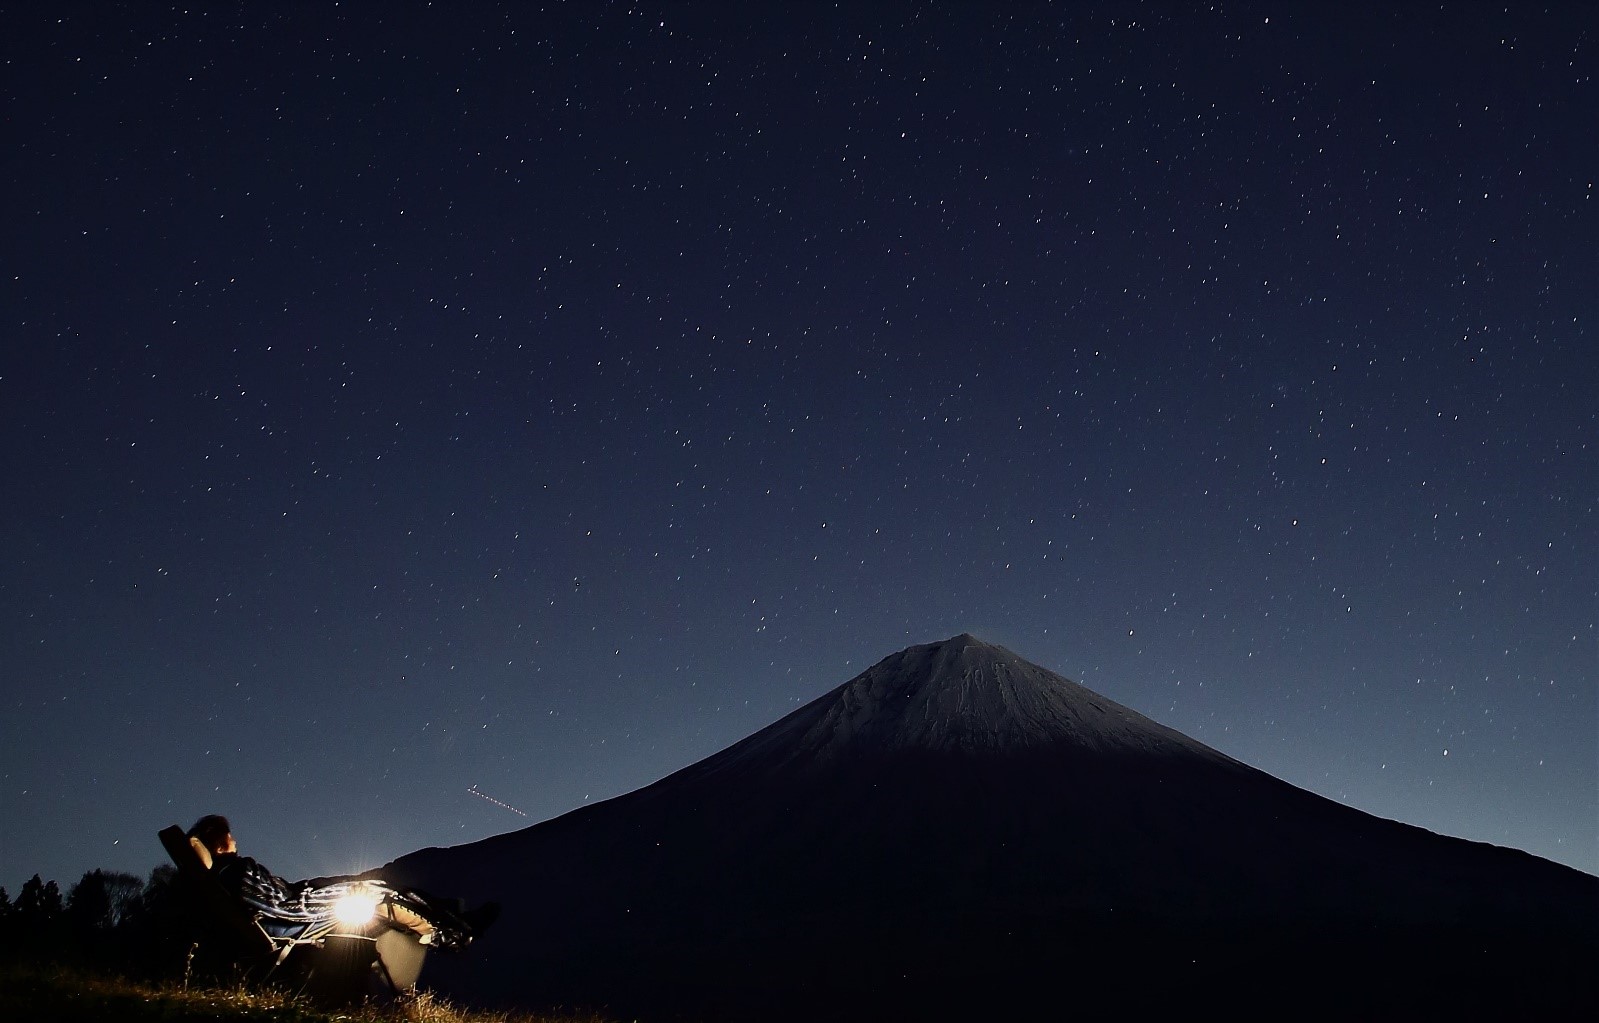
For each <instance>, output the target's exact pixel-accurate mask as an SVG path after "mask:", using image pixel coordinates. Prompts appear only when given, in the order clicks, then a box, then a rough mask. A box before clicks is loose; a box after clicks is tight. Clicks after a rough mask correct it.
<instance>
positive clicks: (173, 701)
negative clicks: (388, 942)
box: [0, 0, 1599, 895]
mask: <svg viewBox="0 0 1599 1023" xmlns="http://www.w3.org/2000/svg"><path fill="white" fill-rule="evenodd" d="M994 6H998V5H985V4H977V3H971V4H963V3H925V2H923V3H903V4H888V3H885V4H872V5H856V4H841V5H831V6H829V5H824V4H820V3H816V4H809V3H806V4H793V5H783V6H781V7H779V6H778V5H766V4H715V3H701V4H694V5H687V4H677V3H671V4H662V3H654V4H650V3H645V4H639V5H627V4H618V3H592V4H591V3H570V4H545V5H538V4H532V3H527V4H521V3H516V4H500V5H493V4H488V3H481V4H448V3H436V4H431V5H429V4H421V3H385V4H381V5H364V4H349V3H344V4H336V3H332V2H328V0H323V2H315V3H310V2H307V3H295V4H264V3H263V4H197V5H192V6H188V7H182V6H180V7H168V6H165V5H159V4H154V3H151V4H145V3H124V4H109V3H102V4H89V3H83V4H49V5H44V4H41V5H18V8H17V9H13V10H10V11H8V12H6V13H4V14H0V39H3V42H0V59H3V65H0V66H3V79H0V104H3V118H4V119H3V127H0V131H3V134H4V145H3V146H0V210H3V218H0V222H3V224H4V231H3V232H0V235H3V236H0V258H3V260H4V268H3V269H4V273H3V274H0V325H3V331H4V341H3V343H0V424H3V432H0V437H3V445H0V466H3V472H4V476H3V479H4V481H5V482H4V490H3V495H4V496H3V497H0V537H3V540H4V545H3V552H4V563H3V569H0V621H3V629H0V700H3V702H0V708H3V709H0V816H3V818H4V820H5V821H6V824H5V827H4V829H3V832H0V884H4V885H5V886H7V887H8V888H10V890H11V891H12V893H13V895H14V894H15V892H16V889H17V887H19V886H20V884H21V882H22V881H23V880H25V879H26V878H27V877H28V876H29V875H31V874H33V873H35V872H39V873H42V874H43V875H44V876H45V877H46V878H51V877H53V878H57V879H59V880H60V881H61V882H62V883H63V885H66V884H70V883H71V882H72V881H74V880H76V878H77V877H78V876H79V875H81V873H82V872H84V871H86V870H89V869H92V868H95V867H103V868H107V869H116V870H127V871H131V872H135V873H139V874H144V873H146V872H147V871H148V870H149V869H150V868H152V867H154V866H155V865H156V864H158V863H160V862H162V861H163V855H162V852H161V849H160V847H159V845H158V843H157V842H156V839H155V833H156V831H157V830H158V829H160V828H161V827H163V826H165V825H167V824H170V823H179V824H183V825H185V826H187V825H188V824H189V823H191V822H192V821H193V819H194V818H195V817H197V816H199V815H200V814H202V813H206V812H222V813H225V814H228V815H229V816H230V817H232V818H233V822H234V825H235V832H236V834H237V835H238V837H239V840H240V843H241V846H242V850H243V851H244V852H246V853H250V854H253V855H256V856H257V857H259V858H260V859H261V860H262V861H263V862H266V863H267V864H268V865H269V866H271V867H272V868H273V869H275V870H277V871H278V872H279V873H283V874H285V875H288V876H291V877H299V876H307V875H313V874H329V873H336V872H341V871H348V870H357V869H364V868H367V867H371V866H374V865H377V864H380V863H382V862H384V861H386V860H388V859H390V858H393V857H394V856H397V855H400V854H402V853H405V852H408V851H411V850H414V849H417V848H421V847H424V846H429V845H445V844H459V843H462V842H467V841H472V840H475V839H479V838H483V837H486V836H489V835H493V834H498V833H501V832H505V831H509V830H514V829H516V828H520V827H524V826H526V825H529V824H532V823H534V822H536V821H539V820H542V819H546V818H549V817H552V816H555V815H557V814H560V813H563V812H565V811H567V810H569V809H572V808H574V807H577V806H581V805H583V804H584V803H585V802H590V801H594V800H598V799H602V798H605V797H609V796H613V795H617V794H620V793H622V792H626V791H629V790H631V789H634V788H637V787H639V786H641V785H643V784H646V783H648V782H651V781H653V780H655V779H657V778H659V777H662V776H663V775H665V774H667V773H669V772H671V771H673V770H675V769H677V768H679V767H682V766H685V765H687V764H689V763H692V762H694V761H696V760H698V759H700V758H702V757H704V756H707V755H709V754H711V753H713V752H715V751H716V750H718V749H720V748H722V747H724V746H726V745H728V744H730V743H732V742H734V741H736V740H738V739H740V738H742V737H744V736H745V735H747V734H749V733H751V732H753V731H755V730H756V729H758V728H760V727H762V726H764V725H766V724H768V723H770V722H771V721H774V720H776V719H777V718H778V717H780V716H782V715H783V714H785V713H787V712H788V711H790V710H793V709H794V708H796V707H797V706H799V705H800V704H802V703H804V702H806V701H809V700H811V699H813V698H815V697H817V696H819V695H821V694H822V693H824V692H826V691H827V690H829V689H831V688H833V687H834V686H836V685H838V684H840V683H842V682H844V681H846V680H847V679H848V678H850V677H851V676H853V675H854V674H856V673H857V672H859V671H861V670H863V669H864V668H866V667H867V666H869V665H870V664H872V663H874V662H875V661H877V660H878V659H880V658H882V657H884V656H887V655H888V654H891V653H893V652H895V651H897V650H899V649H901V648H903V647H906V646H909V645H912V644H915V643H925V642H932V641H936V640H939V639H943V638H946V637H948V636H951V635H954V634H956V633H959V632H963V631H970V632H972V633H974V634H976V635H978V636H980V637H982V638H984V639H986V640H988V641H990V642H995V643H999V644H1001V645H1004V646H1006V647H1009V648H1010V649H1012V650H1014V651H1015V652H1016V653H1018V654H1020V655H1022V656H1023V657H1026V658H1027V659H1029V660H1032V661H1034V662H1036V663H1038V664H1041V665H1043V666H1045V667H1047V668H1050V669H1052V670H1055V671H1057V672H1060V673H1061V674H1064V675H1066V676H1068V677H1070V678H1073V679H1076V680H1078V681H1081V682H1083V683H1084V684H1085V685H1087V686H1089V687H1090V688H1093V689H1095V690H1096V691H1098V692H1101V693H1103V694H1105V695H1106V696H1109V697H1110V698H1112V699H1114V700H1117V701H1120V702H1122V703H1124V704H1127V705H1129V706H1131V707H1133V708H1134V709H1136V710H1139V711H1142V712H1144V713H1146V714H1148V715H1149V716H1151V717H1154V718H1155V719H1157V720H1159V721H1161V722H1162V723H1164V724H1168V725H1170V726H1172V727H1175V728H1177V729H1179V730H1181V731H1184V732H1186V733H1188V734H1190V735H1192V736H1194V737H1195V738H1198V739H1200V740H1201V741H1203V742H1206V743H1209V744H1211V745H1213V746H1215V747H1217V748H1218V749H1220V750H1222V751H1224V752H1226V753H1228V754H1231V755H1232V756H1235V757H1237V758H1239V759H1241V760H1244V761H1246V762H1248V763H1250V764H1253V765H1255V766H1257V767H1260V768H1262V769H1264V770H1266V771H1268V772H1270V773H1272V774H1275V775H1277V776H1279V777H1281V778H1284V779H1286V780H1288V781H1290V782H1293V783H1295V784H1297V785H1301V786H1303V787H1306V788H1309V789H1311V790H1313V791H1315V792H1319V793H1321V794H1324V795H1326V796H1329V797H1331V798H1334V799H1338V800H1342V801H1345V802H1348V803H1350V804H1352V805H1355V806H1358V807H1360V808H1362V809H1365V810H1368V811H1370V812H1373V813H1377V814H1380V815H1383V816H1386V817H1393V818H1397V819H1400V820H1403V821H1407V822H1410V823H1413V824H1418V825H1421V826H1423V827H1426V828H1430V829H1433V830H1437V831H1441V832H1444V833H1447V834H1451V835H1459V836H1463V837H1466V838H1471V839H1476V840H1481V841H1487V842H1493V843H1496V844H1502V845H1510V846H1515V847H1518V848H1521V849H1526V850H1528V851H1530V852H1533V853H1536V854H1538V855H1540V856H1545V857H1549V858H1552V859H1555V860H1558V861H1561V862H1563V863H1568V864H1572V865H1574V866H1577V867H1579V868H1582V869H1584V870H1588V871H1590V872H1596V871H1599V701H1596V688H1599V687H1596V682H1599V670H1596V664H1599V653H1596V651H1599V636H1596V629H1595V620H1596V603H1599V601H1596V593H1595V586H1596V584H1595V580H1596V579H1599V544H1596V543H1595V539H1596V516H1595V502H1596V490H1599V487H1596V477H1599V473H1596V459H1595V452H1596V434H1595V425H1596V416H1599V413H1596V406H1595V401H1594V395H1595V393H1599V359H1596V357H1595V356H1594V354H1593V351H1594V346H1595V344H1596V342H1599V338H1595V336H1594V327H1593V324H1594V323H1595V321H1596V314H1599V309H1596V305H1599V288H1596V287H1595V282H1596V280H1599V244H1596V241H1599V231H1596V219H1599V200H1596V199H1595V168H1596V166H1599V141H1596V138H1599V135H1596V133H1595V132H1594V130H1593V129H1594V111H1595V110H1596V109H1599V97H1596V90H1595V83H1594V76H1593V72H1594V63H1595V61H1594V45H1595V42H1596V27H1599V25H1596V18H1595V16H1594V14H1593V11H1592V9H1591V7H1587V6H1586V5H1582V4H1571V5H1566V6H1556V7H1549V8H1543V7H1537V8H1531V7H1528V6H1527V5H1521V4H1516V5H1510V6H1511V8H1512V10H1511V11H1510V12H1508V13H1507V12H1506V11H1504V10H1503V9H1502V7H1503V5H1501V7H1500V8H1490V7H1488V6H1486V5H1475V4H1468V5H1461V4H1454V3H1446V4H1443V5H1431V6H1426V7H1424V6H1423V5H1396V6H1399V7H1400V8H1402V9H1401V10H1398V11H1389V10H1383V9H1380V8H1384V7H1386V6H1387V5H1377V4H1371V5H1364V4H1363V5H1354V9H1345V7H1347V6H1348V5H1331V4H1327V5H1314V6H1313V5H1296V4H1287V5H1275V4H1267V5H1254V4H1238V5H1235V4H1231V3H1224V4H1217V5H1213V6H1210V7H1204V6H1202V5H1193V6H1192V7H1188V6H1183V7H1179V6H1176V5H1172V6H1168V5H1153V4H1139V3H1120V4H1109V5H1103V6H1094V5H1087V4H1083V5H1079V4H1054V5H1046V4H1036V5H1021V4H1018V5H1004V10H1003V11H996V10H991V9H989V8H990V7H994Z"/></svg>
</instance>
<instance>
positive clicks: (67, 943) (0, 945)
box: [0, 866, 191, 980]
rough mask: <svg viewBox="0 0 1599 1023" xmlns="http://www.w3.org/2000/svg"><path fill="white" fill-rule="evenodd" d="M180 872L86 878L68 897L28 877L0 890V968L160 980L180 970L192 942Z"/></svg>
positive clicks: (158, 869) (93, 872)
mask: <svg viewBox="0 0 1599 1023" xmlns="http://www.w3.org/2000/svg"><path fill="white" fill-rule="evenodd" d="M176 877H177V871H176V870H175V869H173V868H172V867H170V866H160V867H156V868H155V869H154V870H152V871H151V872H150V876H149V877H148V878H146V879H142V880H141V879H140V878H139V877H137V876H135V875H133V874H124V873H118V872H115V871H106V870H91V871H89V872H88V873H86V874H84V875H83V877H81V878H79V879H78V882H77V884H74V885H73V886H72V888H71V889H70V890H69V891H68V892H67V893H66V895H65V896H63V895H62V893H61V888H60V886H59V885H57V884H56V882H54V881H45V880H43V879H41V878H40V877H39V875H38V874H35V875H33V877H31V878H29V879H28V880H27V881H26V882H25V883H24V884H23V885H22V888H21V890H20V891H18V892H17V895H16V897H15V898H12V896H11V893H10V892H8V891H6V889H5V888H0V961H6V962H35V963H59V964H62V965H71V966H81V967H87V968H92V969H97V970H107V971H112V972H116V973H120V974H124V975H127V976H131V977H139V978H143V979H151V980H165V979H171V978H173V977H175V976H179V975H181V974H182V973H183V971H184V969H185V964H186V960H187V955H188V951H189V946H190V941H191V935H190V927H189V925H188V920H187V914H185V913H184V911H183V908H182V905H181V904H180V900H181V894H180V892H179V891H178V888H177V885H176V883H175V882H176Z"/></svg>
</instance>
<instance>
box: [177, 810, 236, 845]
mask: <svg viewBox="0 0 1599 1023" xmlns="http://www.w3.org/2000/svg"><path fill="white" fill-rule="evenodd" d="M189 837H190V838H195V839H199V841H200V844H201V845H204V846H205V847H206V848H207V849H209V850H211V851H212V852H214V853H230V852H236V851H238V848H239V845H238V843H237V842H235V841H234V840H233V826H232V825H231V824H229V823H228V819H227V818H226V817H224V816H222V815H221V814H219V813H208V814H206V815H205V816H204V817H201V818H200V819H199V820H197V821H195V822H194V827H192V828H190V829H189Z"/></svg>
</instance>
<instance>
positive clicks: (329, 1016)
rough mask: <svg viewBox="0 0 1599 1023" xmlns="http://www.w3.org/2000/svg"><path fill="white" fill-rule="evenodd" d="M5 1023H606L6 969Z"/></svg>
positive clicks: (2, 988)
mask: <svg viewBox="0 0 1599 1023" xmlns="http://www.w3.org/2000/svg"><path fill="white" fill-rule="evenodd" d="M0 1019H3V1020H5V1021H7V1023H46V1021H48V1023H77V1021H85V1023H87V1021H91V1020H93V1021H96V1023H99V1021H102V1020H116V1021H117V1023H145V1021H151V1023H154V1021H160V1023H201V1021H207V1023H209V1021H223V1023H607V1021H606V1020H605V1018H604V1017H601V1016H598V1015H594V1014H592V1013H579V1014H571V1015H548V1014H545V1015H537V1014H529V1013H505V1012H481V1011H477V1010H465V1009H458V1008H456V1007H455V1006H452V1005H450V1004H449V1003H448V1002H446V1001H444V1000H443V999H439V998H434V997H433V996H432V995H431V994H428V993H426V992H424V993H422V994H420V995H419V996H417V997H416V998H414V999H411V1000H409V1001H406V1002H404V1003H400V1004H394V1005H358V1006H353V1007H349V1008H340V1009H328V1008H323V1007H319V1006H316V1005H314V1004H312V1003H311V1002H309V1001H308V1000H306V999H305V998H302V997H300V996H297V995H294V994H290V993H286V992H282V991H275V990H272V989H270V988H260V987H246V986H243V985H236V986H223V987H200V986H192V987H187V988H186V987H184V986H183V985H181V984H161V985H151V984H145V983H141V982H138V981H131V980H124V979H121V978H118V977H112V976H104V975H100V974H94V973H87V972H83V971H79V970H71V969H65V968H60V967H51V966H39V967H30V966H11V967H6V968H4V969H0Z"/></svg>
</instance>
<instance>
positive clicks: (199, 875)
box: [157, 824, 278, 956]
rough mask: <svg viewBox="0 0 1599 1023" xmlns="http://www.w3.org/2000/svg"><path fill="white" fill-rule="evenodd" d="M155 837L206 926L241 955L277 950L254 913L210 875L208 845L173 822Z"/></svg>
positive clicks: (270, 952)
mask: <svg viewBox="0 0 1599 1023" xmlns="http://www.w3.org/2000/svg"><path fill="white" fill-rule="evenodd" d="M157 837H158V838H160V839H161V845H162V847H163V848H165V849H166V851H167V855H168V856H170V857H171V858H172V862H173V863H174V864H176V866H177V868H178V878H179V880H180V881H181V882H182V883H183V887H184V889H185V891H187V893H188V894H189V896H190V902H191V904H192V906H193V908H194V910H195V911H196V912H197V913H200V914H201V915H202V916H203V918H204V919H203V921H202V922H203V923H204V924H206V925H208V929H209V930H211V931H213V932H219V933H221V934H222V935H224V936H225V937H226V939H227V940H228V941H229V942H230V943H232V944H234V945H235V947H236V950H237V952H238V954H239V955H241V956H270V955H273V954H275V953H276V952H277V950H278V945H277V943H276V942H274V941H273V940H272V938H271V936H270V935H268V934H267V932H266V931H264V930H262V929H261V925H260V924H259V923H258V922H256V919H255V916H254V915H253V914H252V913H250V911H249V910H248V909H246V908H245V907H244V906H243V905H241V904H240V902H239V900H237V899H235V898H234V897H233V896H232V895H229V894H228V892H227V889H225V888H223V887H222V885H221V884H220V883H218V881H217V879H216V878H215V877H213V876H211V851H210V850H209V849H207V848H206V847H205V846H204V845H203V844H201V843H200V842H198V841H196V840H195V839H192V838H190V837H189V836H188V835H187V834H185V833H184V831H183V829H182V828H180V827H178V826H177V825H176V824H174V825H172V826H171V827H169V828H162V829H161V831H160V832H159V833H158V834H157Z"/></svg>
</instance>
